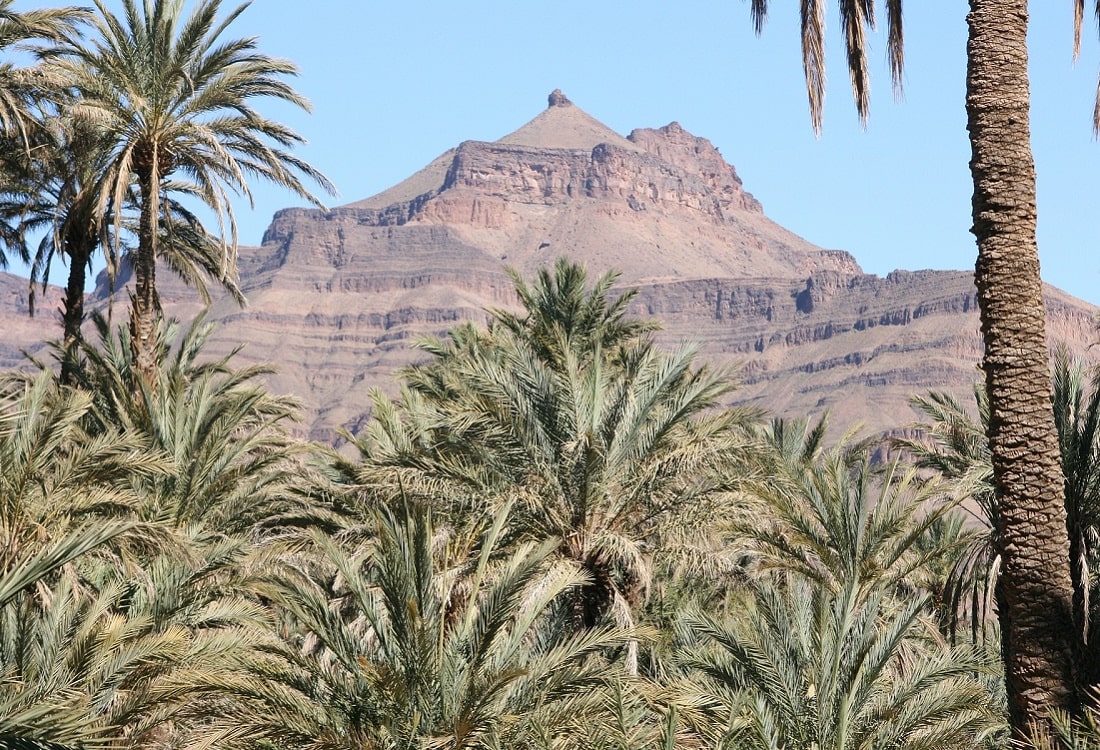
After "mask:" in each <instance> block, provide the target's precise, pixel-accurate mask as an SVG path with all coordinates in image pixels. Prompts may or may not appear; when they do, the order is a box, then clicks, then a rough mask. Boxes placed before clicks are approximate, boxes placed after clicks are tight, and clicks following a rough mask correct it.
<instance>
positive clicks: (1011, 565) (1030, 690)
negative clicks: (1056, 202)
mask: <svg viewBox="0 0 1100 750" xmlns="http://www.w3.org/2000/svg"><path fill="white" fill-rule="evenodd" d="M1027 22H1028V15H1027V0H970V14H969V15H968V16H967V23H968V24H969V27H970V36H969V41H968V44H967V60H968V63H967V76H966V92H967V93H966V112H967V129H968V130H969V131H970V143H971V148H972V154H973V155H972V158H971V161H970V169H971V172H972V174H973V178H974V204H973V212H974V226H973V228H972V230H971V231H972V232H973V233H974V235H975V237H976V238H977V241H978V262H977V268H976V274H975V280H976V283H977V287H978V305H979V308H980V311H981V324H982V336H983V338H984V341H985V361H984V365H983V366H984V369H985V375H986V388H987V389H988V392H989V404H990V421H989V440H990V449H991V451H992V455H993V473H994V479H995V482H996V487H997V492H998V502H999V503H1000V519H1001V524H1002V528H1001V529H1000V535H999V536H1000V539H1001V542H1000V547H1001V549H999V550H998V551H999V552H1000V553H1001V555H1002V580H1001V586H1002V591H1001V593H1002V594H1003V597H1002V599H1001V601H1000V602H999V605H1000V606H1001V607H1002V609H1001V611H1000V613H999V614H1000V619H1001V627H1002V638H1003V646H1004V654H1005V670H1006V679H1007V686H1008V700H1009V713H1010V719H1011V723H1012V727H1013V732H1014V734H1015V735H1016V737H1017V738H1022V737H1023V736H1024V735H1025V734H1026V732H1027V727H1028V723H1029V722H1030V721H1043V718H1044V716H1045V713H1046V711H1047V710H1049V709H1050V708H1065V709H1070V708H1072V707H1073V706H1074V704H1075V694H1074V681H1073V661H1072V654H1073V642H1074V641H1073V630H1072V622H1073V616H1072V605H1071V601H1072V593H1071V587H1070V574H1069V540H1068V536H1067V534H1066V515H1065V506H1064V504H1063V500H1062V491H1063V479H1062V470H1061V465H1060V461H1059V452H1058V438H1057V434H1056V432H1055V427H1054V417H1053V412H1052V409H1051V383H1050V369H1049V356H1048V353H1047V343H1046V334H1045V323H1044V317H1045V316H1044V313H1043V299H1042V285H1041V282H1040V279H1039V256H1038V248H1037V245H1036V241H1035V217H1036V209H1035V164H1034V161H1033V159H1032V155H1031V143H1030V138H1031V135H1030V127H1029V123H1028V105H1029V92H1028V77H1027Z"/></svg>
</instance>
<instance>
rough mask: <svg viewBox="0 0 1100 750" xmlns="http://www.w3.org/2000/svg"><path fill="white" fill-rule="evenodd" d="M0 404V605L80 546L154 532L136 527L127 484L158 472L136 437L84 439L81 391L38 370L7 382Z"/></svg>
mask: <svg viewBox="0 0 1100 750" xmlns="http://www.w3.org/2000/svg"><path fill="white" fill-rule="evenodd" d="M3 396H4V397H3V399H2V401H0V466H3V471H0V604H2V603H3V602H5V601H7V600H9V599H10V598H12V597H13V596H15V595H16V594H17V593H18V592H19V591H21V590H23V589H26V588H27V587H28V586H31V585H34V584H36V583H38V582H40V581H44V580H46V578H47V576H49V575H50V574H51V573H52V572H54V571H56V570H57V569H58V568H59V567H60V566H62V565H64V564H65V563H67V562H69V561H71V560H73V559H75V558H76V557H79V556H81V555H83V554H85V553H87V552H88V551H90V550H92V549H95V548H98V547H101V545H104V544H105V543H107V542H113V543H115V545H116V548H123V547H130V548H135V547H136V548H141V547H142V546H145V545H146V544H147V543H150V542H154V541H155V539H156V534H155V532H153V531H152V530H151V529H149V528H148V527H146V526H144V525H142V524H140V523H139V519H138V517H137V507H138V496H137V494H136V493H135V492H134V491H133V489H132V484H133V483H134V482H137V481H141V479H142V478H148V477H151V476H154V475H156V474H158V473H161V472H164V471H165V466H164V462H163V460H161V459H160V458H159V457H158V456H157V455H156V454H154V453H153V452H152V451H150V450H149V448H148V446H147V445H146V444H145V443H143V442H142V441H141V439H140V438H139V437H137V436H135V435H132V434H126V433H124V432H120V431H118V430H109V431H103V432H102V433H101V434H98V435H92V434H89V433H88V432H87V430H86V429H85V427H84V422H86V420H87V419H88V416H89V414H90V412H91V410H92V401H91V398H90V397H89V396H88V395H87V394H83V393H77V392H73V391H71V390H69V389H58V388H57V387H56V386H55V385H54V384H53V383H52V382H51V379H50V377H49V376H48V375H47V374H43V375H40V376H39V377H37V378H36V379H34V380H32V381H29V382H26V383H9V384H8V386H7V392H6V393H4V394H3Z"/></svg>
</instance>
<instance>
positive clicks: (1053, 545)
mask: <svg viewBox="0 0 1100 750" xmlns="http://www.w3.org/2000/svg"><path fill="white" fill-rule="evenodd" d="M825 5H826V3H825V1H824V0H813V2H808V3H803V5H802V9H803V10H802V39H803V43H802V53H803V67H804V69H805V73H806V81H807V88H808V90H809V94H810V111H811V118H812V121H813V123H814V126H815V128H820V123H821V105H822V92H823V90H824V80H825V76H824V9H825ZM901 6H902V3H901V0H890V2H888V3H887V11H888V18H889V43H888V47H889V58H890V65H891V70H892V73H893V77H894V82H895V87H897V86H899V85H900V80H901V78H900V76H901V70H902V68H901V65H902V50H903V46H902V22H901ZM767 7H768V3H767V0H753V3H752V14H753V18H754V20H755V22H756V28H757V30H758V31H759V30H760V29H761V27H762V23H763V19H764V17H765V15H766V13H767ZM839 7H840V9H841V26H842V28H843V31H844V34H845V42H846V47H847V50H848V61H849V70H850V72H851V78H852V85H853V90H854V92H855V99H856V106H857V109H858V110H859V112H860V114H861V117H863V118H866V113H867V109H868V97H867V68H866V30H867V29H868V28H873V27H874V23H875V17H874V6H873V4H872V3H870V2H841V3H839ZM1074 7H1075V22H1076V24H1075V25H1076V31H1077V34H1078V36H1079V34H1080V27H1081V19H1082V16H1083V7H1084V0H1075V3H1074ZM1027 11H1028V3H1027V0H971V2H970V13H969V15H968V16H967V23H968V25H969V41H968V43H967V78H966V112H967V130H968V132H969V133H970V143H971V149H972V158H971V160H970V169H971V175H972V176H973V181H974V196H973V217H974V224H973V227H972V232H973V233H974V235H975V237H976V239H977V244H978V260H977V264H976V267H975V283H976V284H977V288H978V307H979V312H980V318H981V329H982V337H983V340H984V342H985V357H984V360H983V369H984V371H985V378H986V389H987V391H988V393H989V405H990V422H989V432H988V437H989V445H990V453H991V455H992V459H993V477H994V482H995V486H996V488H997V501H998V507H999V513H998V518H999V521H1000V524H1001V528H1000V533H999V535H998V541H999V544H1000V545H1001V547H1000V549H999V550H998V552H999V554H1000V556H1001V560H1002V580H1001V585H1002V587H1003V590H1004V595H1005V596H1004V603H1005V606H1004V607H1003V608H1002V609H1001V610H1000V613H999V614H1000V619H1001V633H1002V639H1003V642H1004V654H1005V659H1006V671H1005V673H1006V681H1007V685H1008V695H1009V706H1010V711H1011V716H1012V726H1013V728H1014V732H1015V736H1016V738H1017V739H1019V740H1023V739H1025V738H1026V736H1027V733H1028V727H1029V724H1031V723H1032V722H1034V721H1041V720H1042V717H1043V716H1045V714H1046V712H1047V711H1048V709H1050V708H1065V709H1072V708H1073V707H1074V705H1075V704H1076V701H1077V696H1076V691H1075V687H1074V685H1075V678H1074V674H1073V671H1074V669H1073V651H1074V649H1073V641H1074V638H1073V629H1072V625H1071V623H1072V619H1073V618H1072V616H1071V614H1072V586H1071V579H1070V571H1069V563H1068V560H1069V540H1068V538H1067V536H1066V533H1065V528H1066V527H1065V520H1066V519H1065V509H1064V507H1063V506H1062V503H1060V502H1058V498H1059V496H1060V493H1061V490H1062V485H1063V478H1062V475H1061V470H1060V461H1059V456H1058V452H1057V445H1058V443H1057V432H1056V429H1055V425H1054V419H1053V415H1052V412H1051V408H1050V393H1051V382H1050V373H1049V371H1048V369H1047V346H1046V335H1045V311H1044V308H1043V299H1042V282H1041V280H1040V278H1039V257H1038V249H1037V245H1036V240H1035V223H1036V208H1035V165H1034V160H1033V159H1032V155H1031V143H1030V126H1029V118H1028V107H1029V103H1030V97H1029V91H1028V75H1027V23H1028V12H1027ZM1075 47H1076V44H1075ZM1098 102H1100V100H1098ZM1096 126H1100V107H1098V108H1097V111H1096V115H1095V116H1094V127H1096Z"/></svg>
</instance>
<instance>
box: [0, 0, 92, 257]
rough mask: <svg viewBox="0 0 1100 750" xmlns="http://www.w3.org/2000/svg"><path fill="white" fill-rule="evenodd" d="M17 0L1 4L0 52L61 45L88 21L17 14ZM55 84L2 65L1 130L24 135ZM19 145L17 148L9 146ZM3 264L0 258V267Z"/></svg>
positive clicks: (61, 12) (56, 13)
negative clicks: (38, 43)
mask: <svg viewBox="0 0 1100 750" xmlns="http://www.w3.org/2000/svg"><path fill="white" fill-rule="evenodd" d="M14 5H15V0H0V49H2V50H7V51H14V50H17V49H19V48H21V47H26V46H27V45H28V44H30V43H31V42H34V41H38V40H44V41H49V42H60V41H61V40H62V39H64V38H66V37H71V35H72V34H73V33H74V32H75V31H76V30H77V28H78V26H79V25H80V24H81V23H82V22H84V21H86V20H87V19H88V16H89V13H88V11H87V9H85V8H78V7H75V6H70V7H66V8H40V9H35V10H28V11H17V10H15V9H14V8H13V7H12V6H14ZM54 83H55V81H52V80H51V79H50V78H49V77H48V76H44V75H43V71H42V70H41V69H40V68H37V67H30V68H27V67H20V66H18V65H16V64H14V63H13V62H12V61H11V60H10V59H6V60H4V61H3V62H2V63H0V130H3V131H5V132H11V131H14V132H16V133H19V134H20V135H25V134H26V131H27V128H28V126H29V125H30V124H31V122H32V121H33V120H35V119H36V118H35V116H34V112H33V110H34V103H35V101H36V100H38V99H40V98H41V97H42V96H43V95H45V94H48V93H51V89H52V87H53V86H52V84H54ZM9 145H16V144H14V143H13V144H9ZM3 263H4V259H3V256H0V266H2V265H3Z"/></svg>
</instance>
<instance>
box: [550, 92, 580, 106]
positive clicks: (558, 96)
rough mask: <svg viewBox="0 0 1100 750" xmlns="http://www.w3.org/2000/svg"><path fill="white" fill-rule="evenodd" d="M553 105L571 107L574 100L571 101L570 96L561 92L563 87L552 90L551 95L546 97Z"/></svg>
mask: <svg viewBox="0 0 1100 750" xmlns="http://www.w3.org/2000/svg"><path fill="white" fill-rule="evenodd" d="M546 98H547V101H548V102H549V106H551V107H571V106H573V102H571V101H569V97H568V96H566V95H565V94H563V93H561V89H554V90H553V91H551V92H550V96H548V97H546Z"/></svg>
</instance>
